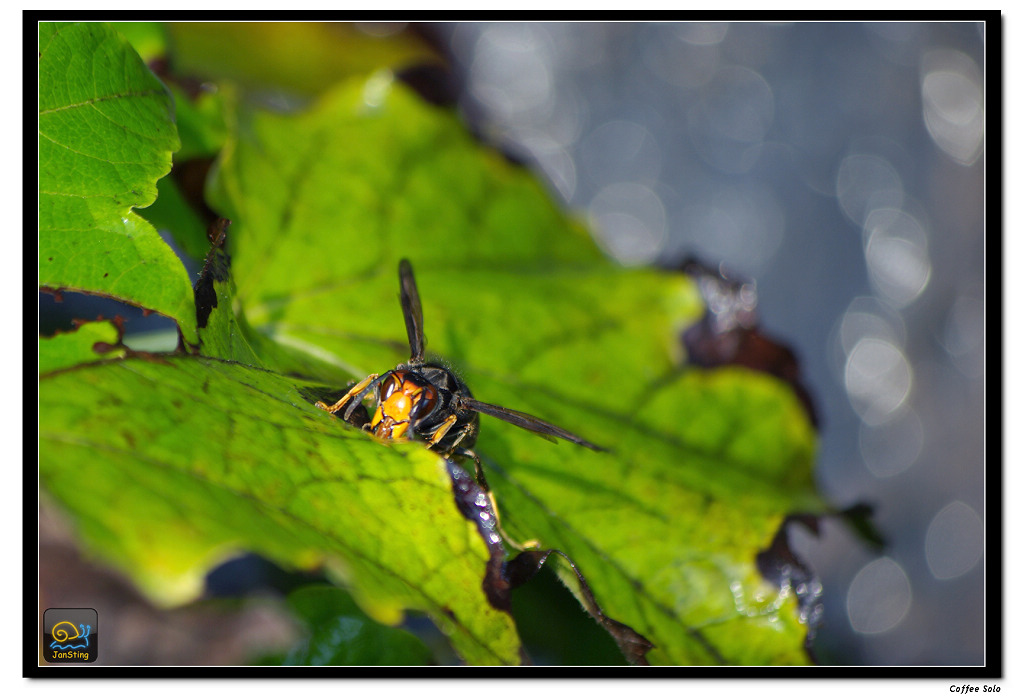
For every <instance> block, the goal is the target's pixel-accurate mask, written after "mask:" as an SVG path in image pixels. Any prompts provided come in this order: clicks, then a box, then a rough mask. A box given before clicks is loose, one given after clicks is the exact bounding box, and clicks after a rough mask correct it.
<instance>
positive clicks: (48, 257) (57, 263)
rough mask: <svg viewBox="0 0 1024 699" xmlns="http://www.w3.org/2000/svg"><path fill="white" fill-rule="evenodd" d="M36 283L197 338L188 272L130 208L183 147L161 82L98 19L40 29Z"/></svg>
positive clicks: (147, 197) (148, 199) (151, 192)
mask: <svg viewBox="0 0 1024 699" xmlns="http://www.w3.org/2000/svg"><path fill="white" fill-rule="evenodd" d="M39 85H40V90H39V279H40V284H42V285H44V286H49V287H52V288H65V289H72V290H76V291H86V292H89V293H95V294H102V295H106V296H111V297H114V298H118V299H122V300H124V301H127V302H129V303H132V304H135V305H139V306H142V307H144V308H148V309H152V310H154V311H157V312H159V313H162V314H164V315H167V316H169V317H171V318H173V319H174V320H176V321H177V322H178V324H179V326H180V327H181V330H182V333H183V334H184V336H185V338H186V339H188V340H189V341H192V342H194V341H195V339H196V336H195V319H194V317H193V316H194V312H193V311H192V290H191V284H190V283H189V279H188V275H187V273H186V272H185V268H184V267H183V266H182V264H181V261H180V260H178V258H177V257H176V256H175V254H174V252H173V251H172V250H171V249H170V248H169V247H168V246H167V245H166V244H165V243H164V242H163V241H162V240H161V239H160V236H159V235H158V234H157V232H156V230H155V229H154V228H153V227H152V226H151V225H149V223H148V222H146V220H145V219H143V218H142V217H141V216H139V215H138V214H136V213H135V209H137V208H142V207H145V206H148V205H150V204H152V203H153V200H154V199H155V198H156V181H157V180H158V179H159V178H160V177H162V176H164V175H166V174H167V172H168V171H169V170H170V167H171V153H172V151H174V150H176V149H177V148H178V146H179V142H178V135H177V131H176V130H175V128H174V120H173V105H172V103H171V99H170V95H169V94H168V93H167V91H166V90H165V89H164V86H163V84H162V83H161V82H160V81H159V80H157V79H156V77H155V76H154V75H153V74H152V73H151V72H150V71H149V69H147V68H146V66H145V65H144V64H143V63H142V61H141V59H140V58H139V56H138V54H136V53H135V51H134V50H132V48H131V46H129V45H128V43H127V42H126V41H125V40H124V39H123V38H122V37H121V36H120V35H118V34H117V33H116V32H115V31H113V30H112V29H111V28H110V27H108V26H107V25H103V24H95V23H81V24H55V23H42V24H40V27H39Z"/></svg>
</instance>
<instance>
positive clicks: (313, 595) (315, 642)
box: [282, 585, 430, 665]
mask: <svg viewBox="0 0 1024 699" xmlns="http://www.w3.org/2000/svg"><path fill="white" fill-rule="evenodd" d="M288 604H289V605H290V606H291V607H292V609H294V610H295V612H296V614H297V615H298V616H299V618H300V619H302V620H303V621H304V622H305V623H306V625H307V627H308V629H309V636H308V637H307V638H305V639H303V640H302V641H300V642H299V644H298V645H297V646H296V647H295V648H293V649H292V650H291V651H290V652H289V653H288V655H287V656H286V657H285V658H284V661H283V663H282V664H284V665H426V664H428V663H429V662H430V650H429V649H428V648H427V647H426V646H425V645H424V644H423V642H422V641H420V640H419V639H418V638H416V637H415V636H413V635H412V634H411V633H409V632H408V631H404V630H402V629H393V628H391V627H389V626H384V625H382V624H378V623H377V622H375V621H373V620H372V619H370V618H369V617H367V616H366V615H365V614H364V613H363V612H362V610H361V609H359V607H358V606H357V605H356V603H355V601H353V599H352V597H351V596H350V595H349V594H348V593H346V592H345V591H344V590H340V589H338V588H337V587H328V586H324V585H311V586H308V587H304V588H301V589H299V590H296V591H295V592H293V593H291V594H290V595H288Z"/></svg>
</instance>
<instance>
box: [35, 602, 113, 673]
mask: <svg viewBox="0 0 1024 699" xmlns="http://www.w3.org/2000/svg"><path fill="white" fill-rule="evenodd" d="M98 624H99V620H98V618H97V614H96V610H95V609H47V610H46V611H45V612H43V628H42V631H43V658H44V659H45V660H46V662H48V663H91V662H93V661H94V660H96V650H97V646H98V645H99V643H98V640H99V633H98V631H99V625H98Z"/></svg>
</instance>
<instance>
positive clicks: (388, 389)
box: [380, 373, 401, 399]
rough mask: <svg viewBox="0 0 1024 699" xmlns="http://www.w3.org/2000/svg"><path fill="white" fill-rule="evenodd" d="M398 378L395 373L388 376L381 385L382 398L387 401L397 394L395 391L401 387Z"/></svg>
mask: <svg viewBox="0 0 1024 699" xmlns="http://www.w3.org/2000/svg"><path fill="white" fill-rule="evenodd" d="M400 383H401V382H400V381H399V380H398V377H397V376H395V374H394V373H391V374H388V376H387V378H386V379H384V381H382V382H381V384H380V397H381V399H385V398H387V397H388V396H390V395H391V394H392V393H394V392H395V389H396V388H398V386H399V385H400Z"/></svg>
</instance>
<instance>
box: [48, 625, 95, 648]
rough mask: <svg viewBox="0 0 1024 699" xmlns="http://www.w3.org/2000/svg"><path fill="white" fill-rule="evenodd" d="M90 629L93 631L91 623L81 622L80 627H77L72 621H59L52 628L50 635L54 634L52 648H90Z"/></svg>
mask: <svg viewBox="0 0 1024 699" xmlns="http://www.w3.org/2000/svg"><path fill="white" fill-rule="evenodd" d="M90 631H92V626H91V625H84V626H83V625H82V624H79V625H78V628H75V625H74V624H72V623H71V622H70V621H58V622H57V623H56V624H54V625H53V629H51V630H50V635H51V636H53V641H52V642H51V643H50V648H60V649H61V650H71V649H72V648H75V649H81V648H88V647H89V632H90ZM61 644H67V645H61Z"/></svg>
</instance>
